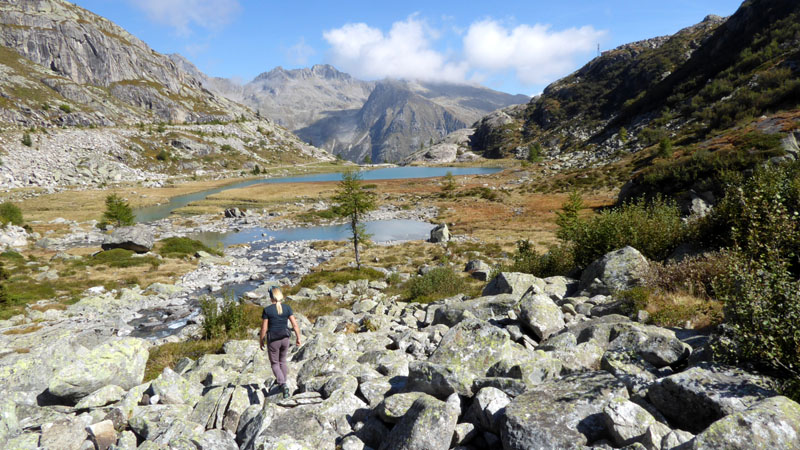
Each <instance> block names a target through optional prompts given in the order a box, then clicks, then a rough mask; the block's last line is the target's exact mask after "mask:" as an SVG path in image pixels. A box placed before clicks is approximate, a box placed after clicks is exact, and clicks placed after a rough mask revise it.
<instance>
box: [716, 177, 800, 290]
mask: <svg viewBox="0 0 800 450" xmlns="http://www.w3.org/2000/svg"><path fill="white" fill-rule="evenodd" d="M709 222H710V223H709V226H708V228H707V229H706V230H705V235H706V238H707V239H708V240H709V241H710V242H711V243H713V244H716V245H718V246H731V247H733V246H736V247H738V248H739V249H740V250H741V251H742V252H743V253H744V255H745V256H746V257H749V258H752V259H763V258H764V257H766V256H770V257H773V258H776V259H778V260H783V261H785V262H786V263H787V264H789V265H790V270H792V272H793V273H794V274H795V275H796V276H797V275H800V223H799V222H800V163H798V162H795V163H792V164H789V165H786V166H777V167H775V166H767V167H761V168H759V169H757V170H756V171H755V173H754V174H753V176H752V177H750V178H749V179H747V180H744V181H743V180H742V177H741V176H740V175H735V176H732V177H730V180H729V182H728V184H727V189H726V192H725V196H724V197H723V198H722V200H721V201H720V203H719V204H718V205H717V207H716V208H715V209H714V212H713V214H712V216H711V218H710V220H709Z"/></svg>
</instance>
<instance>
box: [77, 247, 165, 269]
mask: <svg viewBox="0 0 800 450" xmlns="http://www.w3.org/2000/svg"><path fill="white" fill-rule="evenodd" d="M77 263H78V264H86V265H89V266H108V267H114V268H126V267H136V266H147V265H150V266H152V267H154V268H155V267H158V266H159V265H161V260H159V259H158V258H156V257H154V256H136V254H135V253H134V252H132V251H130V250H125V249H123V248H115V249H111V250H106V251H103V252H100V253H97V254H95V255H92V256H91V257H89V258H84V260H80V261H78V262H77Z"/></svg>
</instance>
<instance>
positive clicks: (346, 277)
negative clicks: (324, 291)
mask: <svg viewBox="0 0 800 450" xmlns="http://www.w3.org/2000/svg"><path fill="white" fill-rule="evenodd" d="M383 278H384V275H383V273H381V272H379V271H377V270H375V269H370V268H362V269H361V270H356V269H342V270H336V271H328V270H323V271H320V272H313V273H310V274H308V275H306V276H304V277H303V279H302V280H300V282H299V283H297V284H296V285H295V286H294V287H293V288H292V289H290V290H289V291H288V293H289V294H294V293H297V292H298V291H299V290H300V289H301V288H314V287H316V286H317V285H320V284H324V285H328V286H333V285H335V284H346V283H348V282H350V281H355V280H370V281H375V280H382V279H383Z"/></svg>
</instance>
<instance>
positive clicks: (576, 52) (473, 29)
mask: <svg viewBox="0 0 800 450" xmlns="http://www.w3.org/2000/svg"><path fill="white" fill-rule="evenodd" d="M605 35H606V32H605V31H602V30H595V29H594V28H593V27H591V26H584V27H581V28H569V29H566V30H561V31H553V30H551V29H550V26H549V25H540V24H536V25H533V26H530V25H519V26H517V27H515V28H514V29H507V28H506V27H504V26H503V25H501V24H500V23H499V22H497V21H494V20H491V19H487V20H482V21H480V22H475V23H473V24H472V25H471V26H470V27H469V30H468V31H467V34H466V36H464V55H465V57H466V60H467V62H468V63H469V65H470V67H472V68H475V69H483V70H488V71H490V72H499V71H504V70H509V69H510V70H513V71H515V72H516V75H517V78H518V79H519V80H520V81H521V82H522V83H524V84H528V85H532V84H540V83H545V82H548V81H552V80H553V79H554V78H557V77H559V76H562V75H566V74H567V73H569V72H570V71H571V70H573V69H574V68H575V65H576V59H577V57H578V56H580V55H585V54H587V53H590V52H592V51H593V50H594V48H595V46H596V45H597V43H598V42H599V41H600V40H601V39H603V38H604V37H605Z"/></svg>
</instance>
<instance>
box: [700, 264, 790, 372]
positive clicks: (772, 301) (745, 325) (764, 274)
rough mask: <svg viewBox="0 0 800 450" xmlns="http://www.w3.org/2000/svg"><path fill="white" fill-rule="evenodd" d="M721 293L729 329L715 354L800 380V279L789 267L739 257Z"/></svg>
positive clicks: (722, 282)
mask: <svg viewBox="0 0 800 450" xmlns="http://www.w3.org/2000/svg"><path fill="white" fill-rule="evenodd" d="M716 289H717V291H718V292H719V293H720V300H722V301H723V303H724V305H725V306H724V311H725V322H726V325H725V327H724V328H723V330H724V331H723V333H722V339H720V340H718V341H717V343H716V345H714V351H715V352H716V353H717V354H718V355H719V356H721V357H723V358H724V359H726V360H729V361H730V362H734V363H739V362H744V361H749V362H754V363H756V364H758V365H760V366H762V367H766V368H769V369H772V370H775V371H778V372H779V373H782V374H784V375H785V376H787V377H791V378H795V379H797V378H798V377H800V351H798V349H800V333H798V328H797V324H798V323H800V281H797V277H796V275H795V274H793V273H792V272H791V271H790V270H789V269H788V266H787V265H786V264H785V263H784V262H782V261H781V260H780V259H775V258H772V257H766V258H764V259H751V258H748V257H745V256H744V255H743V254H740V255H739V257H738V258H737V259H735V260H734V261H733V262H732V264H731V265H730V270H729V271H728V273H727V274H726V275H725V276H723V277H720V279H719V280H718V283H717V285H716Z"/></svg>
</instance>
